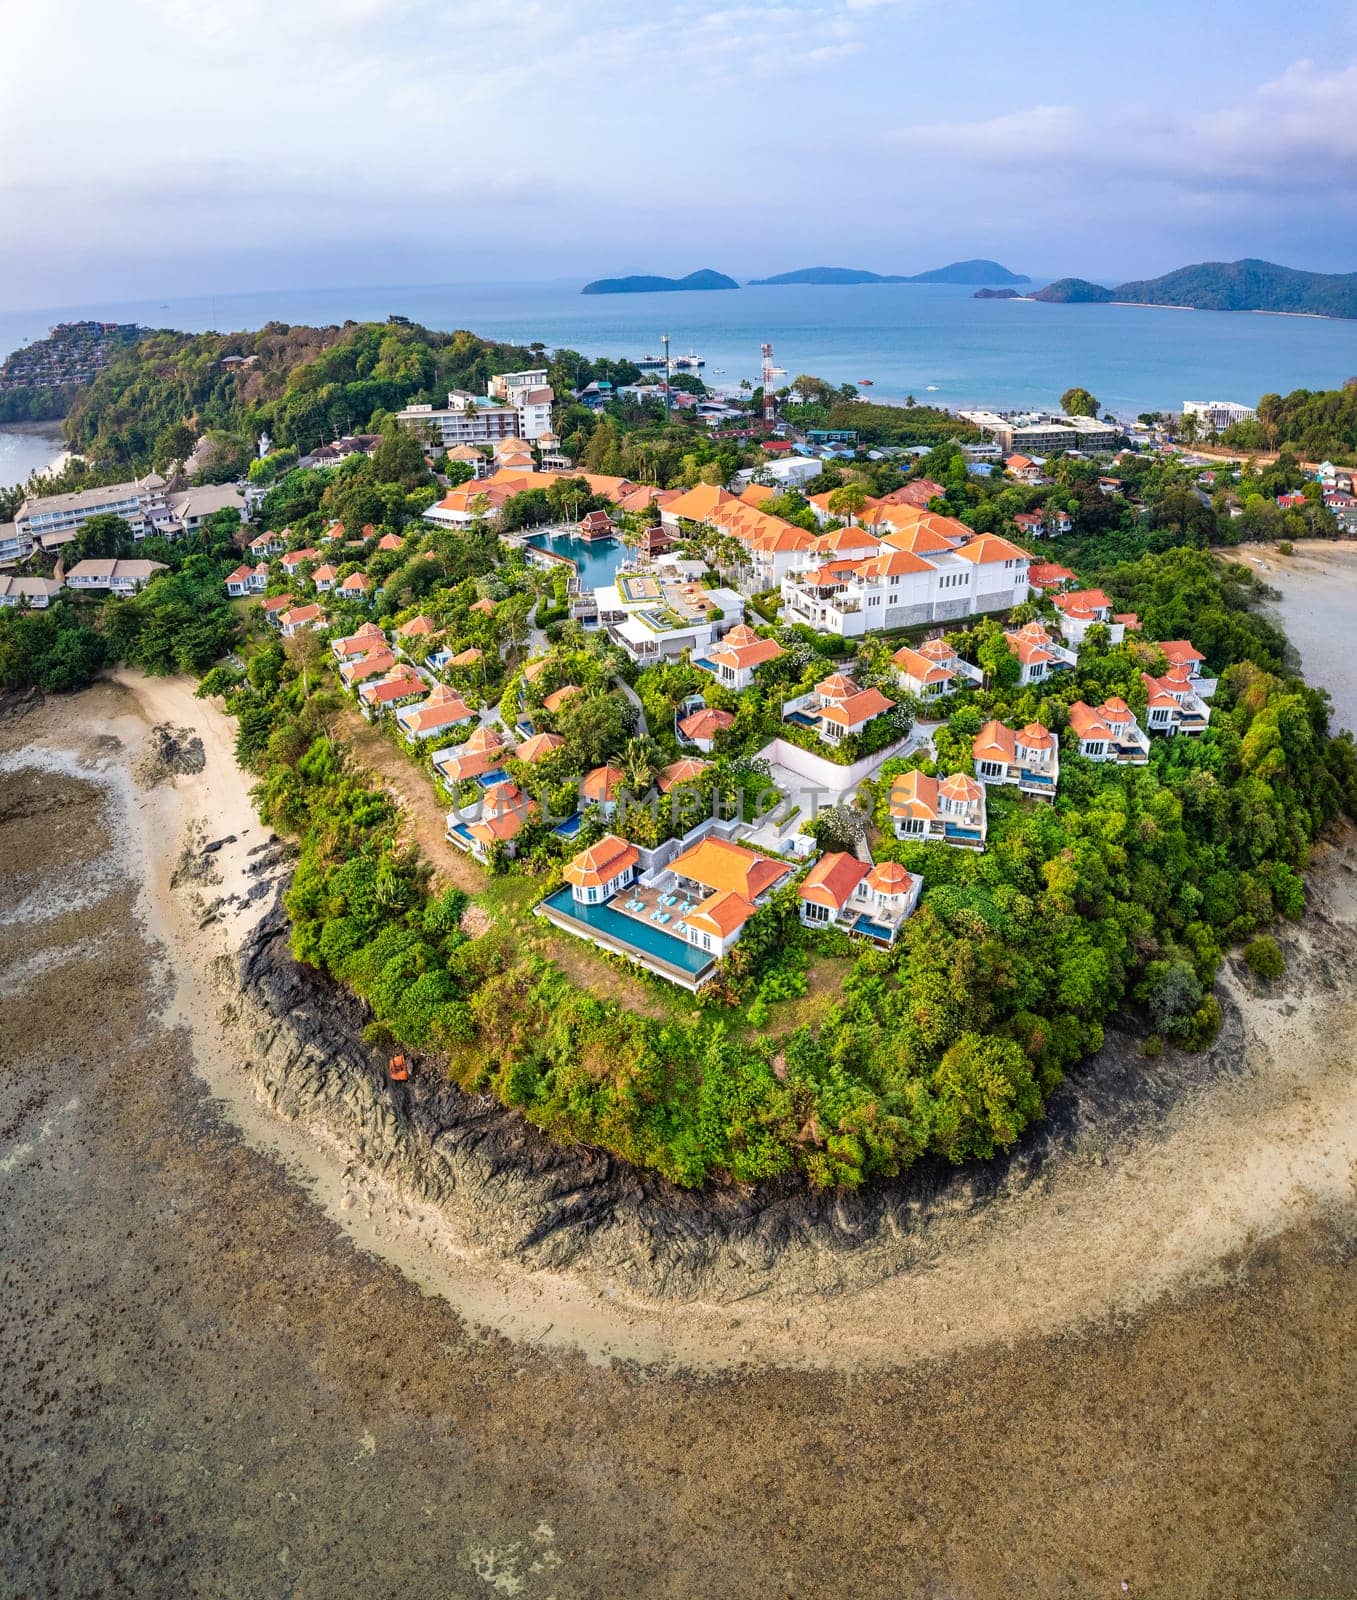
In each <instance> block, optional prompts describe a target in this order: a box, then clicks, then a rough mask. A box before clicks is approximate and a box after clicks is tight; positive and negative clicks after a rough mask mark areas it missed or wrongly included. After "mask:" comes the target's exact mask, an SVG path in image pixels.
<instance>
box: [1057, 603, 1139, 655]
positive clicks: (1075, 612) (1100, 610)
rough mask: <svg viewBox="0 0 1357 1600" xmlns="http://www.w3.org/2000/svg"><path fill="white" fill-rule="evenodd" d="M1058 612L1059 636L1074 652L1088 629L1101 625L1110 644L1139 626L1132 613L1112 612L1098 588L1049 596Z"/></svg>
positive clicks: (1120, 640) (1118, 640) (1117, 642)
mask: <svg viewBox="0 0 1357 1600" xmlns="http://www.w3.org/2000/svg"><path fill="white" fill-rule="evenodd" d="M1051 603H1052V605H1054V606H1055V608H1056V611H1057V612H1058V613H1059V615H1058V617H1057V619H1056V626H1057V627H1058V628H1059V629H1060V632H1061V636H1062V637H1063V638H1064V639H1065V641H1066V642H1067V643H1068V644H1072V645H1073V646H1074V647H1075V648H1076V649H1078V647H1079V646H1080V645H1082V644H1083V642H1084V639H1085V637H1086V636H1087V634H1088V630H1089V629H1090V628H1092V627H1094V626H1095V625H1096V624H1101V625H1102V626H1103V627H1105V628H1106V629H1107V631H1108V636H1109V638H1110V640H1111V642H1112V643H1113V644H1120V643H1121V642H1122V640H1123V639H1124V638H1125V637H1126V630H1127V628H1137V627H1139V626H1140V624H1139V622H1138V621H1137V619H1136V617H1135V616H1134V614H1132V613H1131V612H1114V611H1113V610H1112V602H1111V601H1110V600H1109V599H1108V597H1107V596H1106V595H1105V594H1104V593H1103V591H1102V590H1101V589H1072V590H1069V591H1067V592H1066V593H1064V594H1057V595H1053V596H1052V597H1051Z"/></svg>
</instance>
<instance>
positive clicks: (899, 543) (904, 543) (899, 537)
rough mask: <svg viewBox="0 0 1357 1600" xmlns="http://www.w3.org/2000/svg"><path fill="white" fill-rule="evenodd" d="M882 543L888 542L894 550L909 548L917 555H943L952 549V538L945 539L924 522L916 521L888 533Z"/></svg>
mask: <svg viewBox="0 0 1357 1600" xmlns="http://www.w3.org/2000/svg"><path fill="white" fill-rule="evenodd" d="M882 543H883V544H888V545H889V546H890V547H891V549H892V550H907V551H908V552H909V553H910V554H911V555H916V556H933V555H943V554H944V553H945V552H947V551H948V550H950V549H952V541H951V540H950V539H945V538H944V537H943V536H942V534H940V533H938V532H937V531H936V529H933V528H930V527H928V526H927V524H926V523H924V522H916V523H915V524H914V526H913V527H910V528H897V529H896V530H895V531H894V532H893V533H888V534H887V535H886V536H885V538H884V539H883V540H882Z"/></svg>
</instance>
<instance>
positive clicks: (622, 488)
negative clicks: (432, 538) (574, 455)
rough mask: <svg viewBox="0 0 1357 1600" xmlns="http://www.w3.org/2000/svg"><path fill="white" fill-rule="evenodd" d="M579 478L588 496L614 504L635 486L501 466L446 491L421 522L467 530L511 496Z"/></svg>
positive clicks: (590, 475)
mask: <svg viewBox="0 0 1357 1600" xmlns="http://www.w3.org/2000/svg"><path fill="white" fill-rule="evenodd" d="M567 476H569V477H570V478H582V479H583V480H584V481H585V482H586V483H587V484H588V485H589V492H590V493H591V494H596V495H600V496H601V497H602V498H603V499H605V500H609V501H611V502H613V503H614V504H616V503H617V501H618V500H620V499H622V497H623V496H624V495H626V494H628V493H630V492H631V491H632V490H633V489H635V487H636V485H635V484H634V483H632V482H630V480H628V479H626V478H614V477H610V476H608V475H607V474H606V473H598V472H572V473H569V474H566V473H560V472H531V471H528V470H526V469H520V468H513V469H510V468H506V467H501V468H498V469H497V470H496V471H494V472H492V473H491V474H490V475H489V476H488V477H485V478H482V479H480V480H479V481H477V480H474V479H473V480H472V481H471V482H470V483H461V484H458V485H457V487H456V488H455V489H450V490H449V491H448V492H447V494H445V495H444V496H443V498H442V499H441V500H440V501H438V503H437V504H436V505H432V506H430V507H429V509H428V510H427V511H426V512H425V513H424V517H425V520H426V521H428V522H436V523H439V524H441V525H442V526H444V527H448V528H469V527H471V525H472V524H473V523H476V522H493V521H494V520H495V519H496V518H497V517H498V516H499V514H500V512H501V511H502V510H503V509H504V504H505V502H506V501H508V500H512V499H513V498H514V496H515V495H520V494H526V493H527V492H528V491H529V490H530V489H550V488H551V487H552V485H553V484H556V483H560V482H561V481H562V479H563V478H565V477H567Z"/></svg>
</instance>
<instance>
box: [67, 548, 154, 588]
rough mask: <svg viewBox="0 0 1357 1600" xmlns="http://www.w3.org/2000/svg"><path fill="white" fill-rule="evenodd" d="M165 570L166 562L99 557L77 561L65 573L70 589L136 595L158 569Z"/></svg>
mask: <svg viewBox="0 0 1357 1600" xmlns="http://www.w3.org/2000/svg"><path fill="white" fill-rule="evenodd" d="M164 571H165V563H164V562H163V561H128V560H120V561H112V560H108V559H106V558H102V557H101V558H98V559H92V560H87V561H77V562H76V564H75V565H74V566H73V567H72V568H71V570H70V571H69V572H68V573H67V574H66V587H67V588H68V589H85V590H89V589H96V590H97V589H103V590H107V591H108V593H110V594H136V592H137V591H138V590H139V589H144V588H145V587H146V585H147V584H148V583H150V581H151V579H152V578H154V577H155V575H156V573H157V572H164Z"/></svg>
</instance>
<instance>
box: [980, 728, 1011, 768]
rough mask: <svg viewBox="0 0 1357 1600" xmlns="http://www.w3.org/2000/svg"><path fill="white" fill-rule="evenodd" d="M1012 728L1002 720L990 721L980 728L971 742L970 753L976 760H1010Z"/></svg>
mask: <svg viewBox="0 0 1357 1600" xmlns="http://www.w3.org/2000/svg"><path fill="white" fill-rule="evenodd" d="M1013 746H1014V741H1013V730H1012V728H1006V727H1005V726H1004V725H1003V723H1002V722H995V721H990V722H987V723H986V724H985V726H984V727H983V728H981V730H980V732H979V733H977V734H976V736H975V738H974V740H973V741H972V743H971V754H972V755H973V756H974V757H975V759H976V760H977V761H987V760H988V761H994V760H998V761H1012V760H1013V759H1014V749H1013Z"/></svg>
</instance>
